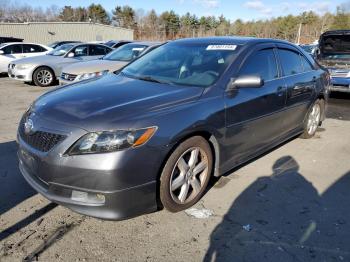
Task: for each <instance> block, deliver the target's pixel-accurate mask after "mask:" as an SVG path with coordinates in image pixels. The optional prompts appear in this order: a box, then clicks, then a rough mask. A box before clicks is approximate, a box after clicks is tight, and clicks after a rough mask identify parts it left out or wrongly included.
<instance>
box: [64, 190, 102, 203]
mask: <svg viewBox="0 0 350 262" xmlns="http://www.w3.org/2000/svg"><path fill="white" fill-rule="evenodd" d="M71 199H72V200H74V201H77V202H82V203H87V204H104V203H105V202H106V197H105V196H104V195H103V194H96V193H88V192H83V191H77V190H73V191H72V195H71Z"/></svg>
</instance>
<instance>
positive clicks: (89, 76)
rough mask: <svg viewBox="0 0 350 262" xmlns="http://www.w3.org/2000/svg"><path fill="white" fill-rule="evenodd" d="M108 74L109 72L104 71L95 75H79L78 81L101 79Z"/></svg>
mask: <svg viewBox="0 0 350 262" xmlns="http://www.w3.org/2000/svg"><path fill="white" fill-rule="evenodd" d="M107 73H108V70H104V71H100V72H95V73H86V74H82V75H79V76H78V77H77V79H78V80H85V79H90V78H94V77H99V76H103V75H105V74H107Z"/></svg>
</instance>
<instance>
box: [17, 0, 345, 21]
mask: <svg viewBox="0 0 350 262" xmlns="http://www.w3.org/2000/svg"><path fill="white" fill-rule="evenodd" d="M12 2H15V3H31V4H33V5H34V6H41V7H44V8H45V7H47V6H50V5H58V6H60V7H61V6H64V5H71V6H74V7H75V6H88V5H89V4H91V3H93V2H94V3H100V4H102V5H103V6H104V7H105V8H106V9H107V11H109V12H110V11H111V10H112V9H113V8H114V7H115V6H116V5H130V6H131V7H133V8H134V9H139V8H142V9H144V10H145V11H148V10H151V9H152V8H153V9H155V10H156V11H157V12H158V13H161V12H163V11H165V10H171V9H172V10H174V11H175V12H177V13H179V14H184V13H186V12H191V13H194V14H196V15H197V16H202V15H205V16H206V15H216V16H219V15H221V14H223V15H224V16H225V17H227V18H229V19H231V20H235V19H237V18H240V19H243V20H252V19H261V18H270V17H276V16H281V15H287V14H299V13H301V12H303V11H309V10H312V11H314V12H316V13H318V14H323V13H325V12H327V11H330V12H335V10H336V6H337V5H340V4H346V5H347V6H349V7H350V0H333V1H327V0H326V1H324V0H319V1H313V0H311V1H302V0H295V1H292V0H286V1H283V0H282V1H278V0H95V1H87V0H60V1H57V0H35V1H32V2H29V1H25V0H13V1H12Z"/></svg>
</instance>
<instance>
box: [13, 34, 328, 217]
mask: <svg viewBox="0 0 350 262" xmlns="http://www.w3.org/2000/svg"><path fill="white" fill-rule="evenodd" d="M326 75H327V72H326V71H324V70H323V69H321V68H320V67H319V66H318V65H317V64H316V63H315V62H314V60H313V59H311V58H309V56H306V55H304V52H303V51H302V50H301V49H300V48H299V47H297V46H295V45H293V44H290V43H288V42H284V41H279V40H271V39H258V38H235V37H213V38H197V39H182V40H175V41H172V42H169V43H167V44H165V45H162V46H160V47H158V48H157V49H155V50H153V51H152V52H149V53H148V54H146V55H144V56H142V57H140V58H139V59H137V60H135V61H134V62H132V63H130V64H129V65H127V66H126V67H125V68H123V69H122V70H121V71H120V72H119V73H117V74H108V75H106V76H104V77H101V78H98V79H95V80H88V81H83V82H81V83H77V84H74V85H70V86H67V87H61V88H58V89H55V90H52V91H50V92H48V93H46V94H44V95H42V96H41V97H39V98H38V99H37V100H36V101H35V102H34V103H33V104H32V106H31V107H30V108H29V109H28V110H27V111H26V112H25V113H24V115H23V117H22V119H21V121H20V124H19V128H18V142H19V153H18V156H19V166H20V170H21V172H22V174H23V176H24V177H25V179H26V180H27V181H28V183H29V184H30V185H31V186H32V187H33V188H35V189H36V190H37V191H38V192H39V193H41V194H42V195H44V196H45V197H47V198H48V199H50V200H51V201H53V202H56V203H59V204H62V205H64V206H67V207H69V208H71V209H73V210H75V211H77V212H79V213H82V214H86V215H89V216H95V217H100V218H104V219H123V218H127V217H132V216H136V215H139V214H143V213H146V212H152V211H155V210H157V208H158V207H160V206H163V207H165V208H166V209H168V210H169V211H171V212H177V211H180V210H184V209H187V208H189V207H190V206H192V205H193V204H195V203H196V202H197V201H198V200H199V199H200V198H201V197H202V196H203V194H204V192H205V190H206V187H207V185H208V181H209V179H210V177H211V176H220V175H222V174H225V173H227V172H229V171H230V170H231V169H232V168H233V167H235V166H237V165H240V164H242V163H245V162H247V161H249V160H251V159H252V158H254V157H256V156H258V155H260V154H262V153H264V152H266V151H267V150H270V149H272V148H274V147H275V146H277V145H278V144H280V143H282V142H284V141H288V139H290V138H292V137H295V136H297V135H300V134H301V135H302V137H304V138H310V137H312V136H314V134H315V132H316V130H317V127H318V126H319V125H320V124H321V122H322V121H323V120H324V115H325V103H326V101H327V88H326V85H328V84H329V82H328V80H327V76H326ZM301 153H302V152H301ZM158 204H159V205H158Z"/></svg>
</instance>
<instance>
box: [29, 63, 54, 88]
mask: <svg viewBox="0 0 350 262" xmlns="http://www.w3.org/2000/svg"><path fill="white" fill-rule="evenodd" d="M54 81H55V74H54V72H53V71H52V69H51V68H49V67H46V66H42V67H39V68H37V69H36V70H35V71H34V73H33V82H34V84H35V85H37V86H42V87H46V86H50V85H52V84H53V83H54Z"/></svg>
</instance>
